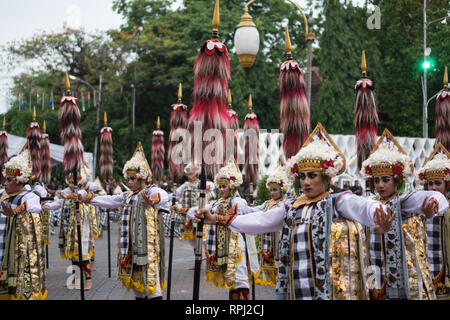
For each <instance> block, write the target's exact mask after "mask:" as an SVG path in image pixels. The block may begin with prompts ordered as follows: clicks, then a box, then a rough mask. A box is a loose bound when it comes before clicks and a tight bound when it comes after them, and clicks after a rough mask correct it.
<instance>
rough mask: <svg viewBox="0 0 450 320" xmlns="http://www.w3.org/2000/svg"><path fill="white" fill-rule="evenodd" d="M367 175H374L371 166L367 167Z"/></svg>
mask: <svg viewBox="0 0 450 320" xmlns="http://www.w3.org/2000/svg"><path fill="white" fill-rule="evenodd" d="M366 174H367V175H371V174H372V168H371V167H370V166H367V167H366Z"/></svg>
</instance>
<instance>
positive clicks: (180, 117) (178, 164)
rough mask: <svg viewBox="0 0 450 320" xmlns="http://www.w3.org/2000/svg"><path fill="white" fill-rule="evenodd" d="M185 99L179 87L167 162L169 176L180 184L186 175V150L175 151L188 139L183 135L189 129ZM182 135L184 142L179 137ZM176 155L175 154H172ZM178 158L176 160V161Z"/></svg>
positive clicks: (173, 108) (171, 120)
mask: <svg viewBox="0 0 450 320" xmlns="http://www.w3.org/2000/svg"><path fill="white" fill-rule="evenodd" d="M182 97H183V89H182V86H181V83H180V85H179V86H178V102H177V103H176V104H173V105H172V106H171V108H172V112H171V113H170V135H169V149H168V152H167V160H168V163H169V176H170V177H171V178H172V179H173V180H174V181H177V182H180V181H181V179H182V178H183V175H184V162H183V161H180V160H184V158H185V153H186V151H185V150H184V148H181V149H175V148H176V146H181V145H182V141H183V142H184V140H185V139H187V138H188V137H186V136H184V135H183V133H184V132H183V131H184V130H186V128H187V106H186V105H185V104H183V102H182V101H181V98H182ZM180 135H181V137H182V140H181V141H180V139H179V138H176V137H179V136H180ZM172 153H174V154H172ZM174 158H176V160H174Z"/></svg>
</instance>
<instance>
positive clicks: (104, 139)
mask: <svg viewBox="0 0 450 320" xmlns="http://www.w3.org/2000/svg"><path fill="white" fill-rule="evenodd" d="M103 123H104V126H103V128H102V129H101V130H100V158H99V167H100V178H101V179H102V181H103V183H104V184H105V186H106V193H107V194H109V195H110V194H111V189H110V187H109V182H108V180H109V179H111V178H112V175H113V169H114V158H113V146H112V135H111V132H112V128H111V127H108V118H107V117H106V112H105V113H104V115H103ZM109 214H110V212H109V209H107V210H106V219H107V222H106V224H107V228H108V230H107V231H108V277H109V278H111V226H110V216H109Z"/></svg>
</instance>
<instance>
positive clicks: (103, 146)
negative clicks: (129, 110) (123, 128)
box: [99, 112, 114, 182]
mask: <svg viewBox="0 0 450 320" xmlns="http://www.w3.org/2000/svg"><path fill="white" fill-rule="evenodd" d="M103 123H104V126H103V128H101V129H100V157H99V167H100V178H101V179H102V180H103V182H106V181H108V179H111V178H112V175H113V168H114V158H113V145H112V134H111V132H112V129H111V128H110V127H108V118H107V117H106V112H105V113H104V116H103Z"/></svg>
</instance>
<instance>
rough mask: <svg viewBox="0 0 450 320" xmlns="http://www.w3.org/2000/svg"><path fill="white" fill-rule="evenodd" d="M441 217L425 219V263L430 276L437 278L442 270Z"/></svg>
mask: <svg viewBox="0 0 450 320" xmlns="http://www.w3.org/2000/svg"><path fill="white" fill-rule="evenodd" d="M442 222H443V217H442V216H434V217H433V218H431V219H427V221H426V224H427V227H426V228H427V263H428V268H429V270H430V273H431V275H432V276H433V278H434V277H437V276H438V274H439V272H441V269H442V243H441V233H442V231H443V230H442Z"/></svg>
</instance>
